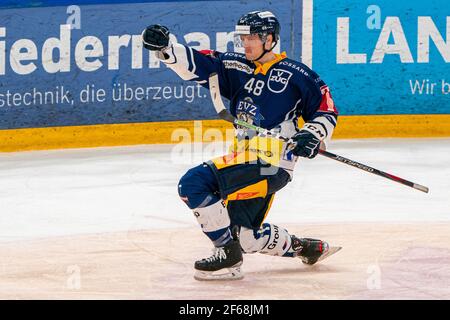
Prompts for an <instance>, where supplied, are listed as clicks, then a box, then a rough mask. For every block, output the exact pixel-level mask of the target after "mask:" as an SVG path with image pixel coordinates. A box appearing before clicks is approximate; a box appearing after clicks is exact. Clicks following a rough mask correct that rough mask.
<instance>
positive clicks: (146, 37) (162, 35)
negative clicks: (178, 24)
mask: <svg viewBox="0 0 450 320" xmlns="http://www.w3.org/2000/svg"><path fill="white" fill-rule="evenodd" d="M169 34H170V32H169V29H168V28H167V27H164V26H162V25H159V24H153V25H151V26H148V27H147V28H145V30H144V32H143V33H142V41H143V42H144V48H146V49H148V50H151V51H161V50H163V49H164V48H166V47H167V46H168V45H169Z"/></svg>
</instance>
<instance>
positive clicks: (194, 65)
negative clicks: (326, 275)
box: [142, 11, 337, 280]
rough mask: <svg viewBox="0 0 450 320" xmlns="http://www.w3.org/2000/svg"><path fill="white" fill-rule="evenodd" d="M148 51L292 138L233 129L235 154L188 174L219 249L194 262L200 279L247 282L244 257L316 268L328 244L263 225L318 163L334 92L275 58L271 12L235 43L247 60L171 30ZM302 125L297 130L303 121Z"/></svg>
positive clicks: (185, 190) (153, 34)
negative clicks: (286, 191)
mask: <svg viewBox="0 0 450 320" xmlns="http://www.w3.org/2000/svg"><path fill="white" fill-rule="evenodd" d="M142 36H143V43H144V47H145V48H147V49H149V50H152V51H156V55H157V57H158V58H159V59H160V60H161V61H162V62H163V63H165V64H166V65H167V67H169V68H170V69H172V70H173V71H175V72H176V73H177V74H178V75H179V76H180V77H181V78H182V79H184V80H190V81H196V82H198V83H200V84H201V85H203V86H205V87H206V88H208V77H209V75H210V74H211V73H213V72H215V73H217V74H218V75H219V87H220V90H221V94H222V96H224V97H225V98H227V99H228V100H229V101H230V112H231V114H232V115H233V116H235V117H237V118H238V119H243V120H245V121H247V122H249V123H253V124H255V125H257V126H260V127H262V128H266V129H269V130H272V131H276V132H279V133H280V134H281V135H283V136H287V137H292V138H291V140H290V141H289V143H285V142H282V141H280V140H277V139H274V138H271V137H270V136H266V137H263V136H260V135H256V134H255V133H254V132H249V131H248V130H244V128H235V129H236V139H235V143H234V146H233V150H232V151H233V152H232V153H231V154H229V155H226V156H223V157H219V158H217V159H212V160H210V161H208V162H206V163H203V164H201V165H199V166H197V167H194V168H192V169H190V170H189V171H187V173H186V174H185V175H184V176H183V177H182V178H181V179H180V182H179V185H178V193H179V196H180V198H181V199H182V200H183V201H184V202H185V203H186V204H187V206H188V207H189V208H190V209H191V210H192V211H193V213H194V215H195V217H196V218H197V220H198V222H199V224H200V226H201V228H202V231H203V232H204V233H205V234H206V236H208V237H209V239H211V241H212V242H213V244H214V247H215V248H214V253H213V255H212V256H211V257H209V258H205V259H202V260H199V261H197V262H195V266H194V267H195V269H196V274H195V275H194V277H195V278H196V279H197V280H211V279H240V278H242V277H243V273H242V271H241V269H240V266H241V264H242V262H243V256H242V253H255V252H259V253H263V254H268V255H273V256H282V257H299V258H300V259H301V260H302V261H303V262H304V263H306V264H310V265H312V264H314V263H316V262H317V261H318V260H320V258H321V257H322V258H323V257H324V256H325V255H326V253H327V252H328V249H329V245H328V243H327V242H325V241H321V240H318V239H310V238H300V237H296V236H295V235H291V234H289V233H288V231H287V230H285V229H283V228H281V227H278V226H276V225H273V224H270V223H267V222H266V223H264V222H263V221H264V220H265V218H266V216H267V213H268V211H269V209H270V206H271V204H272V201H273V199H274V195H275V193H276V192H277V191H278V190H280V189H281V188H283V187H284V186H285V185H286V184H287V183H288V182H289V181H291V179H292V175H293V170H294V165H295V163H296V161H297V159H298V157H306V158H310V159H312V158H314V157H315V156H316V155H317V154H318V151H319V147H322V148H324V147H325V146H326V143H327V142H328V140H329V139H330V137H331V135H332V133H333V130H334V128H335V126H336V121H337V110H336V108H335V106H334V103H333V100H332V97H331V95H330V91H329V89H328V87H327V85H326V84H325V83H324V82H323V81H322V80H321V79H320V78H319V76H318V75H317V74H316V73H315V72H314V71H312V70H311V69H309V68H308V67H307V66H306V65H304V64H302V63H300V62H297V61H295V60H292V59H289V58H287V56H286V53H285V52H283V53H281V54H276V53H274V52H273V49H274V48H275V46H276V44H277V43H278V42H279V41H280V24H279V22H278V20H277V18H276V17H275V16H274V15H273V14H272V13H271V12H269V11H255V12H250V13H248V14H245V15H244V16H242V17H241V18H240V19H239V21H238V23H237V25H236V30H235V46H236V47H242V48H243V49H244V50H245V54H241V53H235V52H226V53H219V52H214V51H202V52H199V51H197V50H195V49H193V48H190V47H188V46H184V45H182V44H179V43H171V41H169V30H168V28H167V27H164V26H161V25H151V26H149V27H147V28H146V29H145V30H144V31H143V34H142ZM299 117H302V118H303V120H304V121H305V124H304V125H303V126H302V127H301V128H299V125H298V119H299Z"/></svg>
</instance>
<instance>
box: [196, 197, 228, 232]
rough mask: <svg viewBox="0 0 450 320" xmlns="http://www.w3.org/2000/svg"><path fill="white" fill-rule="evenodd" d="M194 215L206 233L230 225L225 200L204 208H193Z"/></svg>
mask: <svg viewBox="0 0 450 320" xmlns="http://www.w3.org/2000/svg"><path fill="white" fill-rule="evenodd" d="M193 212H194V216H195V217H196V218H197V221H198V223H199V224H200V226H201V227H202V231H203V232H205V233H211V232H215V231H218V230H221V229H223V228H228V227H229V226H230V217H229V215H228V210H227V206H226V204H225V202H224V201H217V202H216V203H214V204H212V205H209V206H207V207H203V208H195V209H193Z"/></svg>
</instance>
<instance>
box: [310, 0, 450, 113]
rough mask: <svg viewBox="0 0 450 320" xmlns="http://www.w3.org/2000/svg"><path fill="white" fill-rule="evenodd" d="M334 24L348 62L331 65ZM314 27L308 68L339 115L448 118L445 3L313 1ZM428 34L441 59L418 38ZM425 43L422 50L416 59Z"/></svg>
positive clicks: (449, 40)
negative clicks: (316, 75)
mask: <svg viewBox="0 0 450 320" xmlns="http://www.w3.org/2000/svg"><path fill="white" fill-rule="evenodd" d="M338 19H339V21H340V23H339V27H340V30H341V31H342V33H341V37H340V43H341V46H340V48H347V49H348V54H349V55H351V57H352V58H350V57H349V55H346V54H343V53H342V51H341V53H340V57H339V59H338V53H337V51H338V50H337V48H338V45H337V44H338V35H337V34H338ZM313 21H314V22H313V25H314V36H313V43H314V45H313V68H314V69H315V70H316V71H317V72H318V73H320V74H322V75H323V78H324V79H325V81H326V82H327V83H329V85H330V87H331V88H332V92H333V97H334V99H335V101H336V104H337V105H338V107H339V110H340V112H341V114H359V115H366V114H367V115H371V114H440V113H450V2H449V1H448V0H428V1H423V0H409V1H390V0H358V1H355V0H339V1H333V5H332V6H331V7H330V6H329V1H327V0H314V20H313ZM424 21H426V23H425V22H424ZM433 25H434V26H433ZM346 28H347V29H348V32H343V30H344V29H346ZM434 28H435V29H436V30H434V31H433V34H435V35H437V33H439V34H440V35H441V37H442V40H443V41H438V43H439V45H440V46H441V51H439V50H438V48H437V46H436V44H435V43H434V41H432V40H431V39H430V38H429V37H425V36H424V35H426V34H428V32H430V31H432V30H433V29H434ZM419 30H421V32H422V33H421V34H422V36H421V37H420V38H419ZM345 34H346V35H347V37H345ZM383 35H386V37H383ZM380 39H381V40H380ZM383 39H387V40H386V41H383ZM426 39H429V40H428V41H429V50H425V49H426V48H424V47H422V49H421V50H420V51H419V49H418V48H419V46H420V44H423V43H424V42H425V41H426ZM436 39H437V38H436ZM379 40H380V42H379V43H378V41H379ZM377 43H378V47H377ZM383 48H384V49H383ZM383 52H384V53H385V54H384V55H383ZM355 55H356V56H355ZM362 55H365V57H364V56H362ZM426 59H428V60H429V61H428V62H426V61H425V60H426Z"/></svg>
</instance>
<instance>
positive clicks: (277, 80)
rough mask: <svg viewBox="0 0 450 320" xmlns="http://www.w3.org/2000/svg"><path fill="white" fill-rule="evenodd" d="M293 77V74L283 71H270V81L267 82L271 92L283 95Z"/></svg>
mask: <svg viewBox="0 0 450 320" xmlns="http://www.w3.org/2000/svg"><path fill="white" fill-rule="evenodd" d="M291 77H292V72H289V71H286V70H282V69H272V70H271V71H270V75H269V80H268V81H267V86H268V87H269V90H270V91H272V92H274V93H281V92H283V91H284V90H285V89H286V87H287V84H288V82H289V79H290V78H291Z"/></svg>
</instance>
